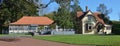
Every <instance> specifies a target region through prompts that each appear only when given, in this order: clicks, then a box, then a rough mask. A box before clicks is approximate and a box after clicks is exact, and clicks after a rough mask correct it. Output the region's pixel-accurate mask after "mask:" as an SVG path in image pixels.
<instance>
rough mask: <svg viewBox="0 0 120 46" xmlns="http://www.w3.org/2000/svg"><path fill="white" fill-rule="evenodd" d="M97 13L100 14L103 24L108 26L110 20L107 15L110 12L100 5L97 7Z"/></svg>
mask: <svg viewBox="0 0 120 46" xmlns="http://www.w3.org/2000/svg"><path fill="white" fill-rule="evenodd" d="M97 11H98V12H101V18H102V19H103V20H104V22H105V23H107V24H109V21H110V20H109V16H108V14H110V13H111V12H112V10H111V9H107V7H106V5H104V4H100V5H99V7H97Z"/></svg>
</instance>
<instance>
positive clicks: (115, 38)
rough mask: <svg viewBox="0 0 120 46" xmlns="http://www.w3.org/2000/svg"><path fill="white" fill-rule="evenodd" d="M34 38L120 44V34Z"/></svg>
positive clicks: (66, 41) (89, 43)
mask: <svg viewBox="0 0 120 46" xmlns="http://www.w3.org/2000/svg"><path fill="white" fill-rule="evenodd" d="M33 38H36V39H42V40H48V41H55V42H62V43H68V44H77V45H81V44H82V45H84V44H85V45H104V46H106V45H107V46H109V45H110V46H112V45H113V46H120V36H119V35H52V36H34V37H33Z"/></svg>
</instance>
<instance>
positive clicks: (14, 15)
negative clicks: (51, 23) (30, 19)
mask: <svg viewBox="0 0 120 46" xmlns="http://www.w3.org/2000/svg"><path fill="white" fill-rule="evenodd" d="M36 12H37V6H35V4H34V2H32V1H30V0H3V3H2V4H1V5H0V22H1V23H0V27H3V25H8V24H9V23H11V22H15V21H17V20H18V19H20V18H21V17H22V16H36V15H37V13H36ZM1 29H2V28H1Z"/></svg>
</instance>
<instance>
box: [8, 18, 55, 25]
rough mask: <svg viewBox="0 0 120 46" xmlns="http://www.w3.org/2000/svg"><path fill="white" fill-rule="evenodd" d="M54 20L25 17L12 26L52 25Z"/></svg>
mask: <svg viewBox="0 0 120 46" xmlns="http://www.w3.org/2000/svg"><path fill="white" fill-rule="evenodd" d="M52 23H53V20H51V19H49V18H48V17H44V16H23V17H22V18H21V19H19V20H18V21H17V22H14V23H11V24H10V25H31V24H33V25H50V24H52Z"/></svg>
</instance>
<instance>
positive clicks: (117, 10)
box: [42, 0, 120, 20]
mask: <svg viewBox="0 0 120 46" xmlns="http://www.w3.org/2000/svg"><path fill="white" fill-rule="evenodd" d="M42 2H43V3H48V2H49V0H44V1H42ZM101 3H104V4H105V5H106V6H107V8H108V9H112V12H111V13H110V14H109V15H108V16H110V19H111V20H119V16H118V15H119V14H120V5H119V4H120V0H80V6H81V8H82V9H83V10H84V11H85V6H88V8H89V9H90V10H91V11H93V12H96V9H97V7H98V6H99V4H101ZM58 6H59V5H58V4H56V3H55V2H54V3H51V4H50V5H49V7H47V8H45V10H44V13H45V12H47V13H50V12H52V11H55V10H57V9H58Z"/></svg>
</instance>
